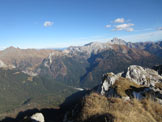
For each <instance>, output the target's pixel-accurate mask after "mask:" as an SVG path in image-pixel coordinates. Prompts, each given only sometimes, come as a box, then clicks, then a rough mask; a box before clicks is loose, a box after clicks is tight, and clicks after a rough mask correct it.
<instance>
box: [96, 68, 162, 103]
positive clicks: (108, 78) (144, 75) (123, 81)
mask: <svg viewBox="0 0 162 122" xmlns="http://www.w3.org/2000/svg"><path fill="white" fill-rule="evenodd" d="M98 92H99V93H100V94H101V95H105V96H107V97H121V98H124V99H126V100H128V99H130V98H137V99H142V98H144V97H151V98H153V99H154V100H157V101H158V102H160V103H162V76H161V75H159V74H158V72H157V71H155V70H153V69H149V68H143V67H141V66H137V65H132V66H130V67H128V69H127V70H126V71H124V72H121V73H118V74H114V73H107V74H104V76H103V80H102V83H101V85H99V87H98Z"/></svg>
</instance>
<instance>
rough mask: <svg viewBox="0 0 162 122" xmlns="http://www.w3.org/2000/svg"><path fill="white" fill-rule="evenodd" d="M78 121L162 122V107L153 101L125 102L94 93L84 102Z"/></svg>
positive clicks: (134, 100) (77, 117)
mask: <svg viewBox="0 0 162 122" xmlns="http://www.w3.org/2000/svg"><path fill="white" fill-rule="evenodd" d="M80 108H81V109H80V110H79V114H77V116H76V117H75V119H76V121H80V122H83V121H84V122H88V121H93V122H97V119H98V118H99V117H100V119H99V120H100V121H101V120H102V119H103V120H104V121H103V122H107V121H109V120H113V121H115V122H156V121H158V122H160V121H161V120H162V106H161V105H160V104H158V103H155V102H153V101H151V100H146V99H144V100H142V101H138V100H136V99H132V100H130V101H123V100H122V99H120V98H106V97H104V96H101V95H98V94H96V93H92V94H90V95H89V96H86V97H85V99H84V100H83V101H82V104H81V107H80ZM102 117H104V118H102Z"/></svg>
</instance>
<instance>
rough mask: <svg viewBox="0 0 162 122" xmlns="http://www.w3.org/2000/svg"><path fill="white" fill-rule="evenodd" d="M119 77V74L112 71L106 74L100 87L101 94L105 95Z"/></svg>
mask: <svg viewBox="0 0 162 122" xmlns="http://www.w3.org/2000/svg"><path fill="white" fill-rule="evenodd" d="M118 78H119V76H118V75H115V74H114V73H112V72H111V73H107V74H104V76H103V82H102V85H101V87H99V89H98V90H99V91H100V93H101V95H104V94H105V93H106V92H107V91H108V90H109V87H111V86H112V85H113V84H114V83H115V81H116V79H118Z"/></svg>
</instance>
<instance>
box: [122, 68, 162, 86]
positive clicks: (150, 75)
mask: <svg viewBox="0 0 162 122" xmlns="http://www.w3.org/2000/svg"><path fill="white" fill-rule="evenodd" d="M125 78H128V79H130V80H132V81H134V82H135V83H137V84H139V85H145V86H150V85H152V86H155V83H157V82H160V81H161V80H162V76H160V75H159V74H158V72H156V71H155V70H152V69H149V68H143V67H141V66H136V65H132V66H130V67H128V69H127V71H126V72H125Z"/></svg>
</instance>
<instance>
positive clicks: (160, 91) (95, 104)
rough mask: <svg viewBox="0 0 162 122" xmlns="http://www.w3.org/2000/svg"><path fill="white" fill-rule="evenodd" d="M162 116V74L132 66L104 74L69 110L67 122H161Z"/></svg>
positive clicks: (65, 120)
mask: <svg viewBox="0 0 162 122" xmlns="http://www.w3.org/2000/svg"><path fill="white" fill-rule="evenodd" d="M141 112H142V114H141ZM161 117H162V76H161V75H160V74H158V72H157V71H155V70H153V69H149V68H144V67H141V66H137V65H131V66H129V67H128V68H127V70H125V71H123V72H121V73H118V74H114V73H112V72H111V73H106V74H104V75H103V79H102V82H101V84H100V85H98V86H97V87H95V88H94V89H93V90H92V91H91V92H90V93H89V94H87V95H86V96H85V97H83V99H82V100H81V101H80V102H78V103H77V104H76V105H75V106H74V107H73V108H72V109H71V110H69V111H68V112H66V114H65V116H64V121H63V122H130V121H131V122H137V121H140V122H161Z"/></svg>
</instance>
